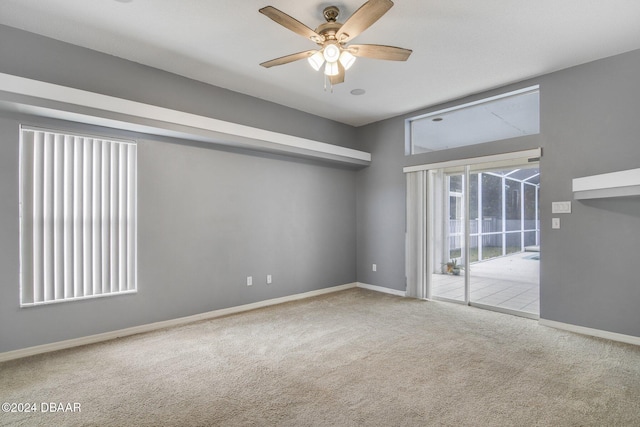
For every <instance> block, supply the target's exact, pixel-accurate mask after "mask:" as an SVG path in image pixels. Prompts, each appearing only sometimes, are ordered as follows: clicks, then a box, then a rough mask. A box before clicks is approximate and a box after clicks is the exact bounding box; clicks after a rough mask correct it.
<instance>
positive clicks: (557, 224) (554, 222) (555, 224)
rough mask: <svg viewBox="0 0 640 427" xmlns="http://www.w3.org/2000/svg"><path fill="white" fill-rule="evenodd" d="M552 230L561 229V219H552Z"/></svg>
mask: <svg viewBox="0 0 640 427" xmlns="http://www.w3.org/2000/svg"><path fill="white" fill-rule="evenodd" d="M551 228H555V229H558V228H560V218H551Z"/></svg>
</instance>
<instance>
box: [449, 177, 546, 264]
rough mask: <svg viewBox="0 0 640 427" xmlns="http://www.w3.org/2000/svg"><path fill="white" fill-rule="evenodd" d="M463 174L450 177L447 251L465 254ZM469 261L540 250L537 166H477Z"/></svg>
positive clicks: (473, 181) (452, 257)
mask: <svg viewBox="0 0 640 427" xmlns="http://www.w3.org/2000/svg"><path fill="white" fill-rule="evenodd" d="M463 178H464V176H463V175H461V174H450V175H447V177H446V181H447V183H446V188H448V199H449V203H448V206H445V208H448V215H446V217H448V227H445V230H444V231H445V232H446V233H447V237H446V238H445V239H443V240H444V242H443V243H445V245H446V249H445V251H444V252H445V254H448V258H449V259H448V260H446V261H445V260H443V262H447V261H449V260H456V261H457V262H459V263H461V262H462V257H463V256H464V251H463V245H464V223H465V220H464V211H465V210H464V192H465V190H466V189H465V188H464V185H465V180H464V179H463ZM468 186H469V189H468V190H469V222H468V226H469V237H470V239H469V261H470V262H472V263H474V262H478V261H483V260H487V259H490V258H495V257H498V256H504V255H509V254H512V253H518V252H524V251H525V250H530V251H536V252H537V251H538V247H539V245H540V219H539V202H538V201H539V197H540V172H539V170H538V168H531V169H512V170H496V171H484V172H480V171H478V172H473V173H471V174H470V175H469V183H468Z"/></svg>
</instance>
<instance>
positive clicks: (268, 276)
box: [267, 274, 271, 285]
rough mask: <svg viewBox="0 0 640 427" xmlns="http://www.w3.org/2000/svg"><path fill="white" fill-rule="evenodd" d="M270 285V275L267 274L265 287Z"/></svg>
mask: <svg viewBox="0 0 640 427" xmlns="http://www.w3.org/2000/svg"><path fill="white" fill-rule="evenodd" d="M270 284H271V275H270V274H267V285H270Z"/></svg>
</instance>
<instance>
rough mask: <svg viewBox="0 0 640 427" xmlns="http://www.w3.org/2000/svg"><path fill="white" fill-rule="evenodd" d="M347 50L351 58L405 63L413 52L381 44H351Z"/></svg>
mask: <svg viewBox="0 0 640 427" xmlns="http://www.w3.org/2000/svg"><path fill="white" fill-rule="evenodd" d="M347 49H348V50H349V52H351V54H352V55H353V56H360V57H364V58H373V59H385V60H387V61H406V60H407V59H409V55H411V53H412V52H413V51H412V50H411V49H403V48H401V47H395V46H384V45H381V44H352V45H350V46H348V47H347Z"/></svg>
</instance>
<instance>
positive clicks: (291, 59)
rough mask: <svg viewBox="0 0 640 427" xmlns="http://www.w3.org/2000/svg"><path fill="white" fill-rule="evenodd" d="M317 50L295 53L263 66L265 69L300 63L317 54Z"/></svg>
mask: <svg viewBox="0 0 640 427" xmlns="http://www.w3.org/2000/svg"><path fill="white" fill-rule="evenodd" d="M316 52H317V50H305V51H304V52H298V53H293V54H291V55H286V56H281V57H280V58H276V59H272V60H271V61H267V62H263V63H262V64H260V65H262V66H263V67H264V68H271V67H275V66H276V65H284V64H288V63H289V62H294V61H298V60H300V59H305V58H308V57H310V56H311V55H313V54H314V53H316Z"/></svg>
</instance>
